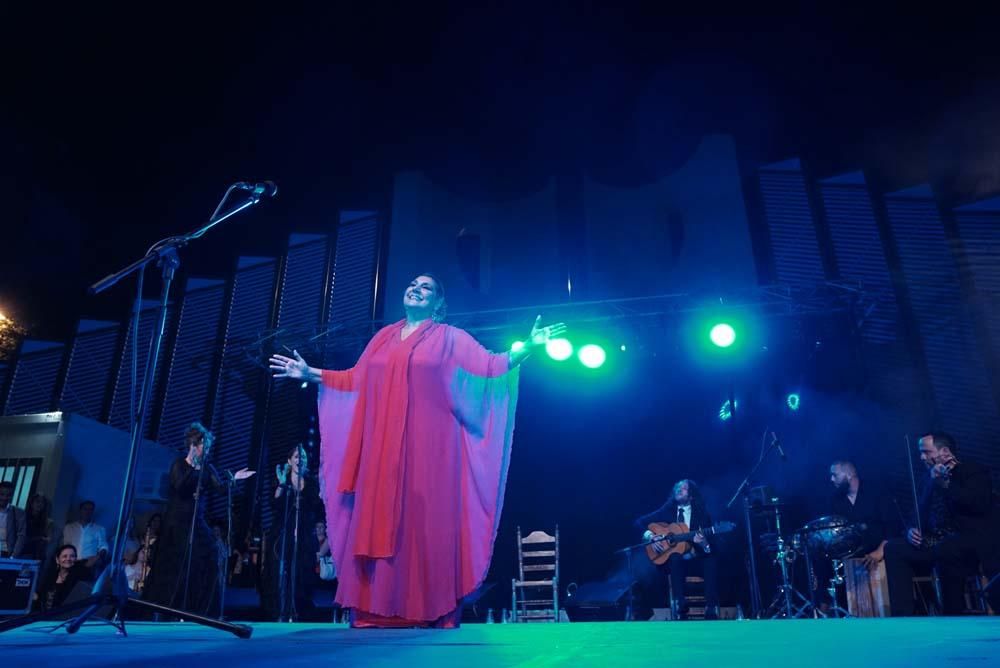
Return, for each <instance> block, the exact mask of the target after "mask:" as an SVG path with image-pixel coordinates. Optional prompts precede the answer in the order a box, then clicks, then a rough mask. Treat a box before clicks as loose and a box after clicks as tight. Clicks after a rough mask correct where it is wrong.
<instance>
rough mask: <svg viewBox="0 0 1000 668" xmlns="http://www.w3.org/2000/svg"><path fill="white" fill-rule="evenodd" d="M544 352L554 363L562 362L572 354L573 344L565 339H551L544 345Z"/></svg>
mask: <svg viewBox="0 0 1000 668" xmlns="http://www.w3.org/2000/svg"><path fill="white" fill-rule="evenodd" d="M545 352H546V353H548V354H549V357H551V358H552V359H554V360H555V361H557V362H562V361H565V360H568V359H569V358H570V356H571V355H572V354H573V344H572V343H570V342H569V340H567V339H551V340H549V341H548V342H546V344H545Z"/></svg>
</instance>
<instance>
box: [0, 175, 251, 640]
mask: <svg viewBox="0 0 1000 668" xmlns="http://www.w3.org/2000/svg"><path fill="white" fill-rule="evenodd" d="M244 185H245V184H241V183H237V184H233V185H231V186H229V188H228V189H227V190H226V194H225V195H223V197H222V200H221V201H220V202H219V204H218V206H216V207H215V212H214V213H213V214H212V216H211V218H209V220H208V222H207V223H205V224H203V225H201V226H200V227H198V228H197V229H195V230H193V231H192V232H189V233H188V234H185V235H183V236H178V237H169V238H167V239H163V240H162V241H159V242H157V243H156V244H154V245H153V247H152V248H150V249H149V251H148V252H147V253H146V254H145V255H144V256H143V257H141V258H139V259H138V260H136V261H135V262H133V263H132V264H130V265H128V266H127V267H125V268H124V269H122V270H120V271H118V272H115V273H114V274H111V275H110V276H107V277H105V278H103V279H101V280H100V281H98V282H97V283H95V284H94V285H92V286H91V287H90V290H89V292H90V294H98V293H100V292H104V291H105V290H107V289H108V288H110V287H111V286H113V285H114V284H116V283H118V282H119V281H120V280H122V279H123V278H125V277H126V276H129V275H131V274H133V273H136V272H139V280H140V283H139V285H141V280H142V274H143V272H145V270H146V267H147V266H149V265H150V264H153V263H154V262H155V263H156V264H157V265H158V266H159V267H160V268H161V270H162V279H163V281H162V287H161V289H160V302H159V316H158V318H157V321H156V326H155V327H154V328H153V332H152V335H151V338H150V343H149V354H148V356H147V358H146V368H145V371H146V373H145V375H144V376H143V377H142V389H141V390H140V393H139V401H138V403H137V405H136V408H135V413H134V414H133V415H132V424H131V428H130V442H129V455H128V461H127V464H126V467H125V481H124V484H123V486H122V501H121V505H120V506H119V508H118V522H117V524H116V525H115V541H114V545H113V546H112V553H111V561H110V563H109V564H108V565H107V566H106V567H105V568H104V570H103V571H102V572H101V575H100V577H98V578H97V581H96V582H95V583H94V588H93V589H92V590H91V594H90V596H88V597H86V598H84V599H82V600H79V601H76V602H74V603H70V604H68V605H63V606H59V607H57V608H53V609H52V610H49V611H48V612H44V613H38V614H29V615H23V616H20V617H13V618H11V619H8V620H5V621H3V622H0V633H2V632H4V631H10V630H12V629H16V628H20V627H21V626H24V625H26V624H31V623H33V622H36V621H42V620H45V619H61V618H63V617H64V616H65V615H66V613H67V612H75V611H76V610H82V611H83V612H81V613H80V614H79V615H78V616H77V617H75V618H74V619H72V620H70V622H69V623H68V624H67V625H66V631H67V632H68V633H76V632H77V631H79V630H80V627H81V626H83V623H84V622H85V621H87V619H89V618H90V617H91V616H92V615H93V614H94V613H95V612H97V610H98V609H99V608H101V607H103V606H106V605H110V606H111V607H112V609H113V611H114V615H113V619H114V620H115V621H113V622H112V624H113V625H114V626H115V627H116V628H117V629H118V632H119V633H121V634H122V635H127V634H126V631H125V617H126V615H125V610H126V608H127V607H128V606H134V607H136V608H138V609H140V610H147V611H152V612H155V613H165V614H169V615H171V616H182V617H184V618H185V619H190V620H191V621H194V622H197V623H199V624H203V625H205V626H210V627H212V628H216V629H219V630H223V631H229V632H230V633H232V634H234V635H236V636H237V637H240V638H249V637H250V634H251V633H252V630H251V628H250V627H249V626H246V625H242V624H229V623H226V622H220V621H218V620H216V619H211V618H209V617H204V616H200V615H192V614H188V613H184V612H182V611H179V610H173V609H172V608H170V607H168V606H164V605H159V604H157V603H153V602H152V601H144V600H141V599H136V598H130V597H129V590H128V581H127V579H126V576H125V560H124V555H125V539H126V537H127V533H128V521H127V519H128V518H129V517H130V515H131V512H132V506H133V500H134V496H135V472H136V465H137V463H138V461H139V447H140V445H141V444H142V435H143V433H144V432H145V430H146V420H147V418H148V414H149V398H150V396H151V395H152V392H153V381H154V379H155V378H156V368H157V362H158V360H159V357H160V346H161V345H162V343H163V330H164V328H165V327H166V323H167V305H168V304H169V303H170V286H171V284H172V283H173V279H174V274H175V272H176V271H177V267H178V266H180V257H179V256H178V254H177V251H178V249H180V248H182V247H184V246H186V245H187V244H188V243H189V242H191V241H193V240H194V239H198V238H199V237H201V236H202V235H204V234H205V233H206V232H208V231H209V230H210V229H212V228H213V227H215V226H216V225H218V224H219V223H221V222H222V221H224V220H226V219H227V218H230V217H231V216H234V215H236V214H237V213H239V212H241V211H243V210H244V209H247V208H249V207H251V206H254V205H255V204H257V203H258V202H260V198H261V196H263V195H265V194H268V193H265V192H263V191H261V192H258V189H256V188H255V189H254V190H253V191H251V192H250V195H249V196H248V197H247V199H246V201H244V202H243V203H241V204H239V205H238V206H236V207H235V208H233V209H231V210H229V211H227V212H226V213H224V214H221V215H220V211H221V210H222V207H223V205H225V203H226V201H227V200H228V199H229V195H230V194H231V193H232V192H233V191H234V190H237V189H241V188H242V187H244ZM141 299H142V294H141V293H140V294H137V295H136V300H137V302H138V301H139V300H141ZM136 320H138V318H136ZM137 324H138V323H135V324H133V327H136V325H137ZM137 333H138V327H136V334H137ZM133 390H134V388H133Z"/></svg>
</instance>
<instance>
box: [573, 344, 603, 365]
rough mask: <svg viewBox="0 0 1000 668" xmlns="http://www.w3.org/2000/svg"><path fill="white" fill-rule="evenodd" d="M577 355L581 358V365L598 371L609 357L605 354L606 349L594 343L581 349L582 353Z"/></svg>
mask: <svg viewBox="0 0 1000 668" xmlns="http://www.w3.org/2000/svg"><path fill="white" fill-rule="evenodd" d="M576 355H577V357H579V358H580V364H582V365H583V366H585V367H587V368H589V369H597V368H598V367H600V366H602V365H603V364H604V361H605V360H606V359H608V355H607V353H605V352H604V348H602V347H600V346H599V345H597V344H594V343H588V344H587V345H585V346H584V347H582V348H580V351H579V352H578V353H577V354H576Z"/></svg>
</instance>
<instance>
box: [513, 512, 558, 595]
mask: <svg viewBox="0 0 1000 668" xmlns="http://www.w3.org/2000/svg"><path fill="white" fill-rule="evenodd" d="M517 566H518V572H519V573H520V576H521V577H520V579H521V581H527V580H552V579H558V578H559V525H556V531H555V535H554V536H553V535H550V534H547V533H545V532H544V531H532V532H531V533H529V534H528V535H527V536H523V537H522V535H521V527H517Z"/></svg>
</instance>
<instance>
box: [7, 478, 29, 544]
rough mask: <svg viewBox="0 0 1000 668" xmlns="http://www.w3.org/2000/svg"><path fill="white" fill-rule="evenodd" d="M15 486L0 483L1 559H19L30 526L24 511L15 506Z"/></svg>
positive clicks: (8, 483) (9, 483) (10, 483)
mask: <svg viewBox="0 0 1000 668" xmlns="http://www.w3.org/2000/svg"><path fill="white" fill-rule="evenodd" d="M13 498H14V484H13V483H12V482H9V481H6V480H5V481H4V482H0V557H12V558H15V559H16V558H17V557H20V556H21V553H22V552H23V551H24V541H25V540H26V538H27V533H28V525H27V522H26V521H25V516H24V511H23V510H21V509H20V508H18V507H16V506H14V505H13V504H12V503H11V501H12V500H13Z"/></svg>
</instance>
